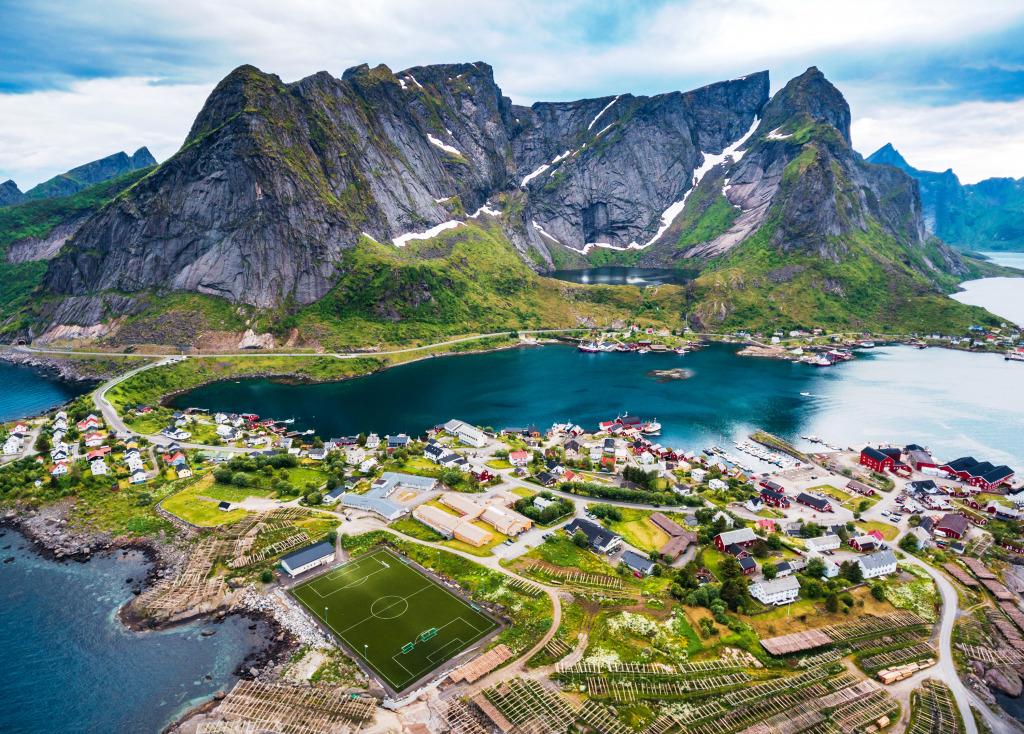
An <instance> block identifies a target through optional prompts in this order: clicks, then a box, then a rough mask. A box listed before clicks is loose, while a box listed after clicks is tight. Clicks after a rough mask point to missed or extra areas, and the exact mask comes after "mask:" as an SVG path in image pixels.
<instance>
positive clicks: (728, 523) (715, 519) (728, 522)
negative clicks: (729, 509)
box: [711, 510, 733, 528]
mask: <svg viewBox="0 0 1024 734" xmlns="http://www.w3.org/2000/svg"><path fill="white" fill-rule="evenodd" d="M720 517H721V518H723V519H724V520H725V527H727V528H731V527H732V526H733V522H732V518H731V517H729V516H728V515H726V514H725V513H724V512H722V511H721V510H719V511H718V512H716V513H715V514H714V517H712V518H711V522H718V518H720Z"/></svg>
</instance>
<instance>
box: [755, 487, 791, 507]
mask: <svg viewBox="0 0 1024 734" xmlns="http://www.w3.org/2000/svg"><path fill="white" fill-rule="evenodd" d="M761 501H762V502H764V503H765V504H766V505H771V506H772V507H789V499H788V498H787V497H786V495H784V494H780V493H779V492H775V491H773V490H771V489H767V488H766V489H762V490H761Z"/></svg>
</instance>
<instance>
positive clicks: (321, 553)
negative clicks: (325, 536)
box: [281, 540, 334, 575]
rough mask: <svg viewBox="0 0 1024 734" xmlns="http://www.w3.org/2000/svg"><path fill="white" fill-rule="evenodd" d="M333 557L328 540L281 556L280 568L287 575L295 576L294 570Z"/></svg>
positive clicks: (332, 545) (332, 549)
mask: <svg viewBox="0 0 1024 734" xmlns="http://www.w3.org/2000/svg"><path fill="white" fill-rule="evenodd" d="M333 556H334V544H333V543H331V542H330V541H328V540H321V541H320V542H319V543H314V544H313V545H307V546H306V547H305V548H299V549H298V550H297V551H293V552H291V553H289V554H288V555H286V556H282V558H281V566H282V567H283V568H284V570H286V571H287V572H288V573H289V574H292V575H295V572H296V569H301V568H302V567H303V566H308V565H309V564H311V563H315V562H317V561H322V560H323V559H324V558H327V557H333Z"/></svg>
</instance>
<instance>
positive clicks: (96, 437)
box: [85, 433, 103, 448]
mask: <svg viewBox="0 0 1024 734" xmlns="http://www.w3.org/2000/svg"><path fill="white" fill-rule="evenodd" d="M85 445H86V446H88V447H89V448H95V447H97V446H102V445H103V435H102V434H99V433H90V434H88V435H87V436H86V437H85Z"/></svg>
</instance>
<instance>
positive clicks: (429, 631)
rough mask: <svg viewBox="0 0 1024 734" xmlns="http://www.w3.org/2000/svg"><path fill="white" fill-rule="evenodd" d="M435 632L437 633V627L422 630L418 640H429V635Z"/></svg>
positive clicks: (431, 635)
mask: <svg viewBox="0 0 1024 734" xmlns="http://www.w3.org/2000/svg"><path fill="white" fill-rule="evenodd" d="M436 634H437V627H431V628H430V629H428V630H427V631H426V632H424V633H423V634H422V635H420V642H426V641H427V640H429V639H430V638H431V637H433V636H434V635H436Z"/></svg>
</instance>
